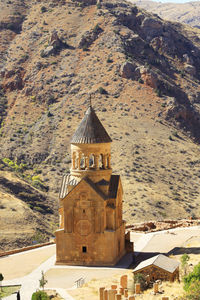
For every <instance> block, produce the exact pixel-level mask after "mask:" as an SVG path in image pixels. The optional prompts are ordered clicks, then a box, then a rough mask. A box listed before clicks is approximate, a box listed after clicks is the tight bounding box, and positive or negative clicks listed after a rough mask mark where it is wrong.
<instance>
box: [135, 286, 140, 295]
mask: <svg viewBox="0 0 200 300" xmlns="http://www.w3.org/2000/svg"><path fill="white" fill-rule="evenodd" d="M135 293H136V294H140V293H141V287H140V283H136V284H135Z"/></svg>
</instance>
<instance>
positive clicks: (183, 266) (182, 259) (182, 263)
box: [181, 253, 190, 276]
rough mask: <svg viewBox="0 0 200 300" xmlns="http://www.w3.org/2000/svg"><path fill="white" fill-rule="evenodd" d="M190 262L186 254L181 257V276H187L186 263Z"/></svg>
mask: <svg viewBox="0 0 200 300" xmlns="http://www.w3.org/2000/svg"><path fill="white" fill-rule="evenodd" d="M189 260H190V257H189V255H188V254H186V253H185V254H183V255H182V256H181V267H182V270H183V276H185V275H187V270H188V261H189Z"/></svg>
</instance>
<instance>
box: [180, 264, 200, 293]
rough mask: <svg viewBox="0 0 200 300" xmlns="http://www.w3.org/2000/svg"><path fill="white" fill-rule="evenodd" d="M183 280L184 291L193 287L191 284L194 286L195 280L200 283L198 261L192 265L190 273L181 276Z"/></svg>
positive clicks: (199, 265)
mask: <svg viewBox="0 0 200 300" xmlns="http://www.w3.org/2000/svg"><path fill="white" fill-rule="evenodd" d="M183 282H184V290H185V291H186V292H187V291H190V290H191V289H192V288H193V285H194V286H195V285H196V283H197V282H198V284H199V285H200V263H198V264H197V265H196V266H195V267H194V270H193V271H192V272H191V273H189V274H188V275H187V276H185V277H184V278H183ZM194 299H197V298H194Z"/></svg>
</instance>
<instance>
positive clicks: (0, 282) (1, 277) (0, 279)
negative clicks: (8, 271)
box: [0, 273, 4, 291]
mask: <svg viewBox="0 0 200 300" xmlns="http://www.w3.org/2000/svg"><path fill="white" fill-rule="evenodd" d="M3 280H4V277H3V275H2V273H0V287H1V291H2V281H3Z"/></svg>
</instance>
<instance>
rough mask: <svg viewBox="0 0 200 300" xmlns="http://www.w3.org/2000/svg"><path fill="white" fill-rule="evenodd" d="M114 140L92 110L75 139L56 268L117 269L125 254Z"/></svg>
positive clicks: (62, 194) (63, 191)
mask: <svg viewBox="0 0 200 300" xmlns="http://www.w3.org/2000/svg"><path fill="white" fill-rule="evenodd" d="M111 142H112V140H111V138H110V137H109V135H108V133H107V132H106V130H105V128H104V127H103V125H102V124H101V122H100V121H99V119H98V117H97V115H96V113H95V111H94V109H93V108H92V106H90V107H89V108H88V109H87V111H86V113H85V116H84V118H83V119H82V121H81V123H80V125H79V127H78V129H77V130H76V132H75V134H74V135H73V137H72V140H71V160H72V166H71V170H70V174H68V175H65V176H64V177H63V180H62V185H61V190H60V197H59V198H60V199H59V201H60V208H59V215H60V227H59V229H58V230H57V231H56V263H57V264H69V265H87V266H92V265H96V266H97V265H98V266H112V265H115V264H116V263H117V262H118V261H119V259H120V258H121V257H122V256H123V255H124V254H125V221H123V220H122V195H123V189H122V184H121V180H120V176H119V175H113V174H112V168H111Z"/></svg>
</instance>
